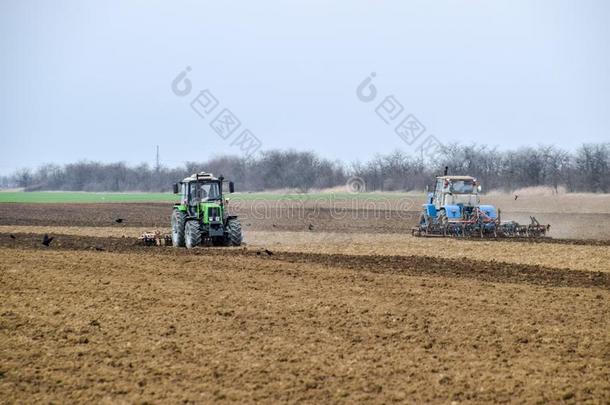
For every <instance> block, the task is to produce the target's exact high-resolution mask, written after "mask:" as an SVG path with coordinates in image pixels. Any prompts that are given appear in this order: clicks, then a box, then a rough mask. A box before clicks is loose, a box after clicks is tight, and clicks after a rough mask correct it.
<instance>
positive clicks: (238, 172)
mask: <svg viewBox="0 0 610 405" xmlns="http://www.w3.org/2000/svg"><path fill="white" fill-rule="evenodd" d="M445 166H449V168H450V173H451V174H469V175H473V176H476V177H477V178H479V179H480V180H481V182H482V183H483V185H484V186H485V189H486V190H491V189H500V190H505V191H511V190H515V189H517V188H522V187H531V186H550V187H553V188H555V189H558V188H559V187H565V188H566V189H567V190H568V191H570V192H576V191H586V192H604V193H607V192H610V143H598V144H584V145H582V146H581V147H579V148H578V149H577V150H575V151H573V152H569V151H566V150H563V149H560V148H557V147H554V146H538V147H524V148H520V149H517V150H508V151H500V150H498V149H495V148H490V147H488V146H476V145H459V144H452V145H446V146H445V148H444V151H443V153H442V155H441V156H440V158H438V159H437V160H436V161H434V162H427V161H422V160H421V158H419V157H417V156H415V155H410V154H407V153H405V152H401V151H396V152H393V153H390V154H387V155H379V156H377V157H375V158H373V159H371V160H369V161H367V162H364V163H360V162H354V163H351V164H345V163H342V162H338V161H330V160H328V159H324V158H321V157H319V156H317V155H316V154H315V153H313V152H298V151H294V150H289V151H280V150H271V151H266V152H263V153H261V155H260V156H259V157H257V158H255V159H245V158H242V157H238V156H221V157H217V158H213V159H210V160H208V161H205V162H187V163H186V164H184V165H183V166H182V167H175V168H168V167H163V166H162V167H159V168H156V167H151V166H149V165H147V164H141V165H139V166H128V165H127V164H125V163H120V162H119V163H99V162H86V161H85V162H78V163H71V164H67V165H63V166H59V165H54V164H46V165H42V166H40V167H39V168H38V169H36V170H30V169H21V170H19V171H17V172H15V173H14V174H12V175H10V176H4V177H0V187H1V188H9V187H23V188H24V189H26V190H30V191H33V190H71V191H168V190H170V189H171V185H172V184H173V183H175V182H176V181H178V180H180V179H182V178H184V177H186V176H187V175H189V174H191V173H194V172H198V171H202V170H205V171H210V172H213V173H214V174H217V175H220V174H222V175H224V176H225V177H227V178H230V179H231V180H234V181H235V182H236V184H237V185H238V188H239V189H240V190H242V191H259V190H273V189H281V188H291V189H298V190H301V191H307V190H310V189H312V188H315V189H320V188H329V187H335V186H340V185H344V184H345V182H346V181H347V179H348V178H349V177H351V176H358V177H361V178H362V179H364V181H365V184H366V189H367V190H368V191H396V190H422V189H424V187H425V186H426V185H430V184H431V183H432V180H433V178H434V176H435V175H437V174H439V173H441V172H442V171H443V168H444V167H445Z"/></svg>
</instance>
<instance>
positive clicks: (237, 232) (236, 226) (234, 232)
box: [227, 218, 242, 246]
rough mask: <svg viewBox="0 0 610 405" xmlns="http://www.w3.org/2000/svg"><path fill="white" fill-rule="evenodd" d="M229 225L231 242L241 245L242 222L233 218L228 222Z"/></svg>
mask: <svg viewBox="0 0 610 405" xmlns="http://www.w3.org/2000/svg"><path fill="white" fill-rule="evenodd" d="M227 227H228V228H229V235H228V236H229V243H230V244H231V246H239V245H241V240H242V237H241V223H240V222H239V219H237V218H232V219H229V221H228V223H227Z"/></svg>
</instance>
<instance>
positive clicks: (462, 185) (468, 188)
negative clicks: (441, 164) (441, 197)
mask: <svg viewBox="0 0 610 405" xmlns="http://www.w3.org/2000/svg"><path fill="white" fill-rule="evenodd" d="M451 192H452V193H456V194H472V193H474V182H472V181H465V180H458V181H452V182H451Z"/></svg>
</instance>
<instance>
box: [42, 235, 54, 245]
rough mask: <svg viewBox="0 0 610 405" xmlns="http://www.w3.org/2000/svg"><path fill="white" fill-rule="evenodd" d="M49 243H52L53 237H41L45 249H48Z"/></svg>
mask: <svg viewBox="0 0 610 405" xmlns="http://www.w3.org/2000/svg"><path fill="white" fill-rule="evenodd" d="M51 242H53V236H51V237H49V235H47V234H46V233H45V234H44V236H43V237H42V244H43V245H45V246H46V247H49V245H50V244H51Z"/></svg>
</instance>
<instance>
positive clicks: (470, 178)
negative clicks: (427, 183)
mask: <svg viewBox="0 0 610 405" xmlns="http://www.w3.org/2000/svg"><path fill="white" fill-rule="evenodd" d="M436 178H437V179H442V180H472V181H474V180H476V178H474V177H472V176H437V177H436Z"/></svg>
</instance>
